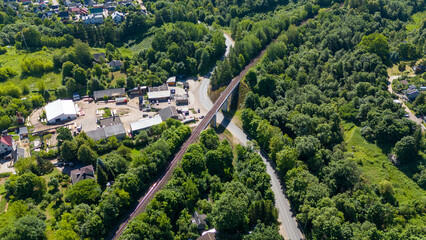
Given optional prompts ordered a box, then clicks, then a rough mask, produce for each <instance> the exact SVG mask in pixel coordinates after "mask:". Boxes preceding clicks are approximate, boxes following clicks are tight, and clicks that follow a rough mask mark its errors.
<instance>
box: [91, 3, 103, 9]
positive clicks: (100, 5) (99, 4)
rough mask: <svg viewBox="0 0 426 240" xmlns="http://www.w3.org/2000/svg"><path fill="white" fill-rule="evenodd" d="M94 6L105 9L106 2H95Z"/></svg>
mask: <svg viewBox="0 0 426 240" xmlns="http://www.w3.org/2000/svg"><path fill="white" fill-rule="evenodd" d="M93 8H101V9H103V8H104V4H103V3H98V4H94V5H93Z"/></svg>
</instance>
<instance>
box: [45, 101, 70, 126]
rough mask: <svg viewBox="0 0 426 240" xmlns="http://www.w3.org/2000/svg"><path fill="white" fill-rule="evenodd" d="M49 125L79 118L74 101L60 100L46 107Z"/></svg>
mask: <svg viewBox="0 0 426 240" xmlns="http://www.w3.org/2000/svg"><path fill="white" fill-rule="evenodd" d="M44 109H45V111H46V119H47V123H50V124H54V123H59V122H63V121H69V120H73V119H76V118H77V111H76V109H75V105H74V103H73V101H72V100H61V99H58V100H56V101H54V102H51V103H49V104H47V105H46V106H45V107H44Z"/></svg>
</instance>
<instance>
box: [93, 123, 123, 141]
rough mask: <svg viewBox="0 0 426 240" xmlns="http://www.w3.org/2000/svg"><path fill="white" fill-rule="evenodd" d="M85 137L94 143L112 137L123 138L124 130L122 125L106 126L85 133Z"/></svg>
mask: <svg viewBox="0 0 426 240" xmlns="http://www.w3.org/2000/svg"><path fill="white" fill-rule="evenodd" d="M86 134H87V136H89V137H90V138H91V139H93V140H95V141H99V140H101V139H105V138H109V137H112V136H120V135H121V136H125V135H126V129H124V126H123V124H121V123H120V124H115V125H110V126H106V127H103V128H98V129H95V130H92V131H88V132H86Z"/></svg>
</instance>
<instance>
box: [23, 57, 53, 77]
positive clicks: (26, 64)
mask: <svg viewBox="0 0 426 240" xmlns="http://www.w3.org/2000/svg"><path fill="white" fill-rule="evenodd" d="M21 69H22V74H23V75H28V76H40V75H43V74H44V73H48V72H51V71H53V62H51V61H46V60H43V59H41V58H29V59H26V60H24V61H22V62H21Z"/></svg>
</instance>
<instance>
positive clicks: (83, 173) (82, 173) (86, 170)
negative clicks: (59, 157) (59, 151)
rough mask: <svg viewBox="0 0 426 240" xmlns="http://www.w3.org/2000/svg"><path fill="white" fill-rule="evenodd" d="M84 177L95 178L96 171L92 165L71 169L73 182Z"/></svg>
mask: <svg viewBox="0 0 426 240" xmlns="http://www.w3.org/2000/svg"><path fill="white" fill-rule="evenodd" d="M84 179H95V171H94V170H93V166H92V165H87V166H84V167H81V168H78V169H74V170H72V171H71V182H72V184H76V183H77V182H79V181H81V180H84Z"/></svg>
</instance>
